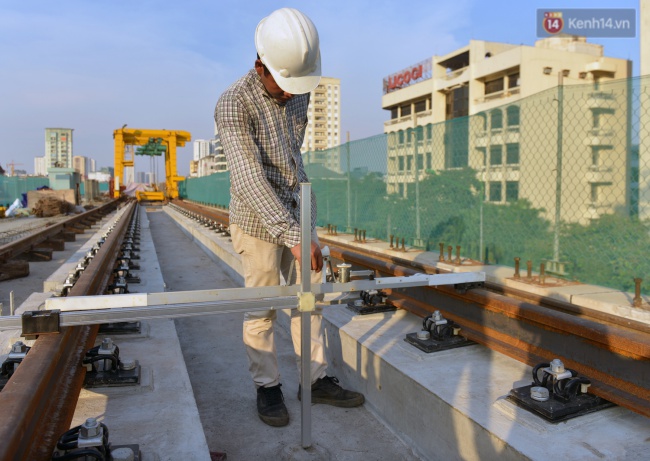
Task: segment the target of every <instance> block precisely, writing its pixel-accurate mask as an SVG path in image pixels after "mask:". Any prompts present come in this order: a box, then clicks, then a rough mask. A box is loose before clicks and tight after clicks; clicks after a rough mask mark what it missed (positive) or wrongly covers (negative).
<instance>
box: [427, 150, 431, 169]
mask: <svg viewBox="0 0 650 461" xmlns="http://www.w3.org/2000/svg"><path fill="white" fill-rule="evenodd" d="M427 169H428V170H430V169H431V152H427Z"/></svg>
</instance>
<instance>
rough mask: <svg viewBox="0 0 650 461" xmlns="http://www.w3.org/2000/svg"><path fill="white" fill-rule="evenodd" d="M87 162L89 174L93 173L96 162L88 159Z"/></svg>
mask: <svg viewBox="0 0 650 461" xmlns="http://www.w3.org/2000/svg"><path fill="white" fill-rule="evenodd" d="M88 162H89V167H88V170H89V172H90V173H94V172H95V171H97V162H96V161H95V159H94V158H89V159H88Z"/></svg>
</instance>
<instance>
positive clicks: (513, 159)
mask: <svg viewBox="0 0 650 461" xmlns="http://www.w3.org/2000/svg"><path fill="white" fill-rule="evenodd" d="M506 163H507V164H508V165H518V164H519V143H511V144H506Z"/></svg>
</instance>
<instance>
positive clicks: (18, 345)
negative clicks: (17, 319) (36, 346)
mask: <svg viewBox="0 0 650 461" xmlns="http://www.w3.org/2000/svg"><path fill="white" fill-rule="evenodd" d="M26 350H27V345H25V343H24V342H22V341H16V342H15V343H14V345H13V346H11V352H14V353H17V354H18V353H21V352H25V351H26Z"/></svg>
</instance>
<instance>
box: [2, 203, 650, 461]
mask: <svg viewBox="0 0 650 461" xmlns="http://www.w3.org/2000/svg"><path fill="white" fill-rule="evenodd" d="M136 206H137V205H136V204H134V203H130V204H129V205H128V209H127V210H126V211H125V213H124V216H125V218H123V219H121V220H120V221H119V222H118V223H117V224H116V227H115V229H114V231H113V232H112V233H111V236H110V237H109V238H107V239H106V242H105V243H104V244H103V245H102V247H101V249H100V251H99V252H98V253H97V254H96V255H95V257H94V258H93V260H92V262H91V263H90V264H89V265H88V267H87V268H86V270H85V271H84V273H83V275H82V276H81V277H79V280H78V281H77V283H76V284H75V286H74V287H73V288H72V289H71V290H70V292H69V294H68V296H80V295H91V294H101V293H104V292H105V290H106V287H107V286H108V284H109V282H110V276H111V274H112V273H113V267H114V265H115V261H116V258H117V255H118V253H119V248H120V245H121V241H122V238H123V236H124V235H125V233H126V230H127V228H128V223H129V221H130V218H131V216H133V215H134V213H135V208H136ZM172 206H175V207H181V208H183V209H185V210H186V211H187V212H189V213H193V214H194V215H193V216H194V218H195V219H197V220H202V221H203V222H204V223H206V225H208V223H212V224H213V225H214V224H218V225H221V226H222V228H223V226H227V224H228V217H227V214H226V213H224V212H223V211H220V210H215V209H211V208H208V207H203V206H200V205H196V204H191V203H183V202H179V201H176V202H174V203H173V204H172ZM31 238H38V239H43V240H41V242H42V241H45V240H47V238H48V237H47V236H44V235H39V236H38V237H34V236H33V235H32V236H31ZM21 240H22V239H21ZM321 243H323V244H327V245H328V246H329V247H330V250H331V253H332V256H333V257H334V258H336V259H337V260H340V261H345V262H348V263H351V264H353V267H354V268H365V269H372V270H374V271H376V272H377V273H378V274H381V275H386V276H395V275H411V274H414V273H421V272H426V273H443V272H444V271H443V270H441V269H439V268H437V267H436V266H435V265H425V264H422V263H416V262H413V261H411V260H408V259H405V258H403V257H401V256H400V255H390V254H386V253H378V252H373V251H367V250H366V251H362V250H360V249H359V247H358V245H357V246H355V245H352V244H348V243H345V242H343V241H341V239H340V238H336V237H334V236H332V237H330V236H323V237H322V239H321ZM12 244H18V245H20V248H27V249H29V248H30V245H28V244H27V242H20V241H17V242H13V243H12ZM31 245H32V247H33V245H35V244H34V243H33V242H32V244H31ZM5 247H6V245H5V246H3V247H0V257H4V258H5V259H6V258H7V255H10V254H16V253H12V252H14V251H18V250H12V249H9V248H5ZM23 251H28V250H23ZM390 299H391V300H392V302H393V303H394V304H395V305H396V306H398V307H400V308H403V309H406V310H408V311H410V312H413V313H415V314H417V315H420V316H425V315H428V314H430V313H431V312H432V311H434V310H440V311H441V312H442V313H443V314H444V315H445V317H446V318H449V319H451V320H453V321H454V322H456V323H458V324H459V325H460V326H461V328H462V332H463V335H464V336H466V337H467V338H468V339H470V340H473V341H475V342H478V343H480V344H483V345H485V346H487V347H489V348H491V349H493V350H495V351H498V352H501V353H503V354H505V355H508V356H509V357H512V358H515V359H517V360H519V361H521V362H524V363H526V364H528V365H531V366H534V365H536V364H538V363H541V362H548V361H550V360H551V359H554V358H560V359H562V361H563V362H564V363H565V364H566V366H567V367H570V368H572V369H575V370H577V371H578V372H579V373H580V374H582V375H584V376H587V377H589V379H590V380H591V381H592V387H591V390H590V392H592V393H594V394H596V395H598V396H600V397H603V398H605V399H607V400H609V401H611V402H614V403H616V404H618V405H621V406H623V407H626V408H628V409H630V410H632V411H635V412H637V413H640V414H642V415H645V416H650V388H649V386H650V379H649V378H650V360H648V359H649V358H650V328H648V326H647V325H646V324H644V323H641V322H635V321H631V320H629V319H621V318H618V317H615V316H611V315H605V314H602V313H600V312H596V311H592V310H589V309H585V308H582V307H578V306H575V305H572V304H569V303H564V302H561V301H558V300H556V299H550V298H544V297H540V296H534V295H530V294H529V293H526V292H519V291H514V290H512V289H511V288H507V287H504V286H501V285H498V284H495V283H488V284H486V286H485V287H484V288H475V289H472V290H470V291H469V292H467V293H465V294H460V293H458V292H456V291H454V290H453V289H452V288H445V287H439V288H433V287H430V288H409V289H408V291H406V290H402V289H396V290H393V291H392V292H391V293H390ZM97 330H98V327H97V326H91V327H67V328H64V329H63V331H62V333H61V334H59V335H48V336H41V337H39V339H38V340H37V341H36V343H35V345H34V347H33V348H32V350H31V351H30V353H29V354H28V355H27V356H26V358H25V359H24V361H23V363H22V364H21V366H20V367H19V368H18V369H17V370H16V372H15V373H14V375H13V376H12V378H11V379H10V381H9V382H8V383H7V386H6V387H5V389H4V390H3V391H2V392H0V408H2V409H3V411H2V412H0V440H3V444H1V445H0V459H2V460H5V459H6V460H10V459H11V460H40V459H44V460H45V459H49V457H50V456H51V453H52V450H53V448H54V446H55V444H56V440H57V438H58V437H59V436H60V434H62V433H63V432H64V431H65V430H67V429H68V428H69V426H70V422H71V419H72V414H73V411H74V408H75V406H76V400H77V398H78V395H79V392H80V389H81V386H82V383H83V378H84V374H85V372H84V369H83V367H80V366H79V363H81V360H82V358H83V354H84V353H85V351H86V350H88V349H89V348H90V347H92V345H93V343H94V341H95V337H96V335H97ZM43 421H48V422H49V423H48V424H47V425H46V424H42V422H43ZM36 441H38V443H36Z"/></svg>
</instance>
